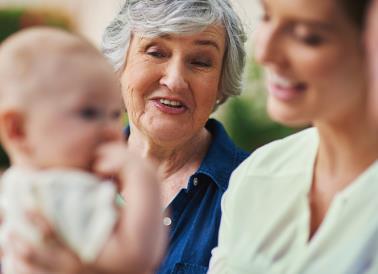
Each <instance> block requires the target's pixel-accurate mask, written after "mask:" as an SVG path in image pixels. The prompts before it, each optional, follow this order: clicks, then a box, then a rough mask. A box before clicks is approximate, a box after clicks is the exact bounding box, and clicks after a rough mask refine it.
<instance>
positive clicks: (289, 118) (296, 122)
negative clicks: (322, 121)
mask: <svg viewBox="0 0 378 274" xmlns="http://www.w3.org/2000/svg"><path fill="white" fill-rule="evenodd" d="M268 113H269V116H270V118H271V119H272V120H273V121H274V122H277V123H279V124H281V125H284V126H287V127H292V128H300V127H307V126H309V125H310V124H311V121H309V120H308V119H306V117H305V116H303V115H302V114H301V112H300V111H296V110H295V109H293V108H290V107H286V108H283V107H280V106H277V105H269V104H268Z"/></svg>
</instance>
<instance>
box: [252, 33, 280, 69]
mask: <svg viewBox="0 0 378 274" xmlns="http://www.w3.org/2000/svg"><path fill="white" fill-rule="evenodd" d="M279 40H280V39H279V33H278V31H277V29H275V28H274V27H272V26H271V27H268V26H265V27H264V26H260V29H259V30H258V31H257V33H256V36H255V49H254V55H255V59H256V61H257V62H258V63H260V64H262V65H274V66H277V65H280V64H282V63H283V62H284V56H283V52H282V50H281V49H282V48H281V47H282V46H283V45H282V44H281V43H280V41H279Z"/></svg>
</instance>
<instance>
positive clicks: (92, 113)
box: [79, 107, 102, 120]
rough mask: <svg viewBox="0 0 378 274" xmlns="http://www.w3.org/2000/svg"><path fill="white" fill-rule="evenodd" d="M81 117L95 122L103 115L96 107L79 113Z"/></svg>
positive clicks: (84, 109)
mask: <svg viewBox="0 0 378 274" xmlns="http://www.w3.org/2000/svg"><path fill="white" fill-rule="evenodd" d="M79 115H80V116H81V117H82V118H84V119H87V120H94V119H98V118H100V117H101V115H102V113H101V111H100V110H98V109H97V108H95V107H87V108H83V109H81V110H80V111H79Z"/></svg>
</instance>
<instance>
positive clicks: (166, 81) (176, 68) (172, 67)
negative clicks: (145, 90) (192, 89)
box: [160, 58, 189, 91]
mask: <svg viewBox="0 0 378 274" xmlns="http://www.w3.org/2000/svg"><path fill="white" fill-rule="evenodd" d="M160 84H161V85H163V86H166V87H167V88H168V89H169V90H171V91H180V90H186V89H188V87H189V84H188V82H187V79H186V67H185V63H184V62H183V61H182V60H180V59H179V58H176V59H174V58H172V59H171V60H169V61H168V62H167V64H166V66H165V69H164V71H163V72H162V77H161V79H160Z"/></svg>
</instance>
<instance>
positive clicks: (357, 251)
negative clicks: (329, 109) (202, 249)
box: [208, 128, 378, 274]
mask: <svg viewBox="0 0 378 274" xmlns="http://www.w3.org/2000/svg"><path fill="white" fill-rule="evenodd" d="M318 138H319V137H318V133H317V131H316V129H314V128H311V129H307V130H304V131H302V132H300V133H297V134H294V135H292V136H289V137H287V138H285V139H282V140H279V141H276V142H273V143H271V144H269V145H267V146H264V147H262V148H261V149H259V150H257V151H256V152H255V153H253V154H252V155H251V156H250V157H249V158H248V159H247V160H246V161H244V162H243V163H242V164H241V166H239V167H238V168H237V169H236V171H235V172H234V174H233V175H232V177H231V182H230V187H229V189H228V191H227V192H226V194H225V196H224V198H223V201H222V212H223V213H222V221H221V227H220V234H219V246H218V247H216V248H215V249H214V250H213V252H212V255H213V257H212V259H211V261H210V268H209V272H208V273H211V274H215V273H218V274H221V273H222V274H226V273H227V274H297V273H298V274H299V273H301V274H357V273H358V274H362V273H369V274H373V273H378V161H376V162H375V163H373V164H372V165H371V166H370V167H369V168H368V169H367V170H365V172H363V174H361V175H360V176H359V177H358V178H357V179H356V180H355V181H354V182H353V183H352V184H351V185H349V186H348V187H347V188H345V189H344V190H343V191H341V192H339V193H338V194H337V195H336V196H335V197H334V199H333V201H332V204H331V205H330V208H329V210H328V212H327V215H326V217H325V219H324V220H323V223H322V224H321V226H320V227H319V228H318V230H317V232H316V234H315V235H314V236H313V237H312V238H311V240H310V241H309V232H310V208H309V200H308V194H309V191H310V188H311V184H312V176H313V168H314V163H315V158H316V154H317V150H318V144H319V139H318Z"/></svg>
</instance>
